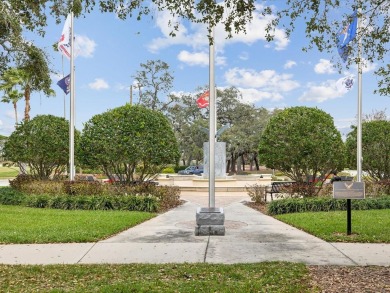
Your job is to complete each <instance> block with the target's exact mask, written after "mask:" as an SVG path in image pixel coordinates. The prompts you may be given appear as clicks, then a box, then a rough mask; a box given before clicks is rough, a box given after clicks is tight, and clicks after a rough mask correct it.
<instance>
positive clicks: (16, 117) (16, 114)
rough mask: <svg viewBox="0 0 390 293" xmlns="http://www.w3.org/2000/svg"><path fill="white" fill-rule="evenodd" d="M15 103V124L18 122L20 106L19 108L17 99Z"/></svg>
mask: <svg viewBox="0 0 390 293" xmlns="http://www.w3.org/2000/svg"><path fill="white" fill-rule="evenodd" d="M12 103H13V105H14V111H15V121H16V123H15V125H16V124H18V108H17V105H16V101H14V102H12Z"/></svg>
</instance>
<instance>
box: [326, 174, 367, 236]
mask: <svg viewBox="0 0 390 293" xmlns="http://www.w3.org/2000/svg"><path fill="white" fill-rule="evenodd" d="M333 198H335V199H346V200H347V235H351V233H352V211H351V210H352V203H351V199H364V198H365V188H364V182H352V181H336V182H333Z"/></svg>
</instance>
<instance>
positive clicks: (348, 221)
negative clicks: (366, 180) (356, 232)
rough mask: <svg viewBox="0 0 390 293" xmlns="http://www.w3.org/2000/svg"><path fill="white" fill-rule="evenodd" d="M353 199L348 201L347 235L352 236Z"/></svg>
mask: <svg viewBox="0 0 390 293" xmlns="http://www.w3.org/2000/svg"><path fill="white" fill-rule="evenodd" d="M351 214H352V211H351V199H350V198H349V199H347V235H351V231H352V219H351V218H352V217H351Z"/></svg>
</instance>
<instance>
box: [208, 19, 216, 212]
mask: <svg viewBox="0 0 390 293" xmlns="http://www.w3.org/2000/svg"><path fill="white" fill-rule="evenodd" d="M211 29H212V32H211V34H212V38H213V44H210V46H209V87H210V89H209V95H210V96H209V107H210V108H209V208H214V207H215V116H216V115H215V111H216V107H215V78H214V42H215V39H214V26H213V27H212V28H211Z"/></svg>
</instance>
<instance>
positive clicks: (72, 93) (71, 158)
mask: <svg viewBox="0 0 390 293" xmlns="http://www.w3.org/2000/svg"><path fill="white" fill-rule="evenodd" d="M70 23H71V29H70V32H71V37H70V52H71V53H70V54H71V56H70V111H69V112H70V118H69V180H70V181H73V180H74V177H75V171H76V170H75V167H74V121H75V119H74V114H75V70H74V29H73V24H74V21H73V11H72V12H71V13H70Z"/></svg>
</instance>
